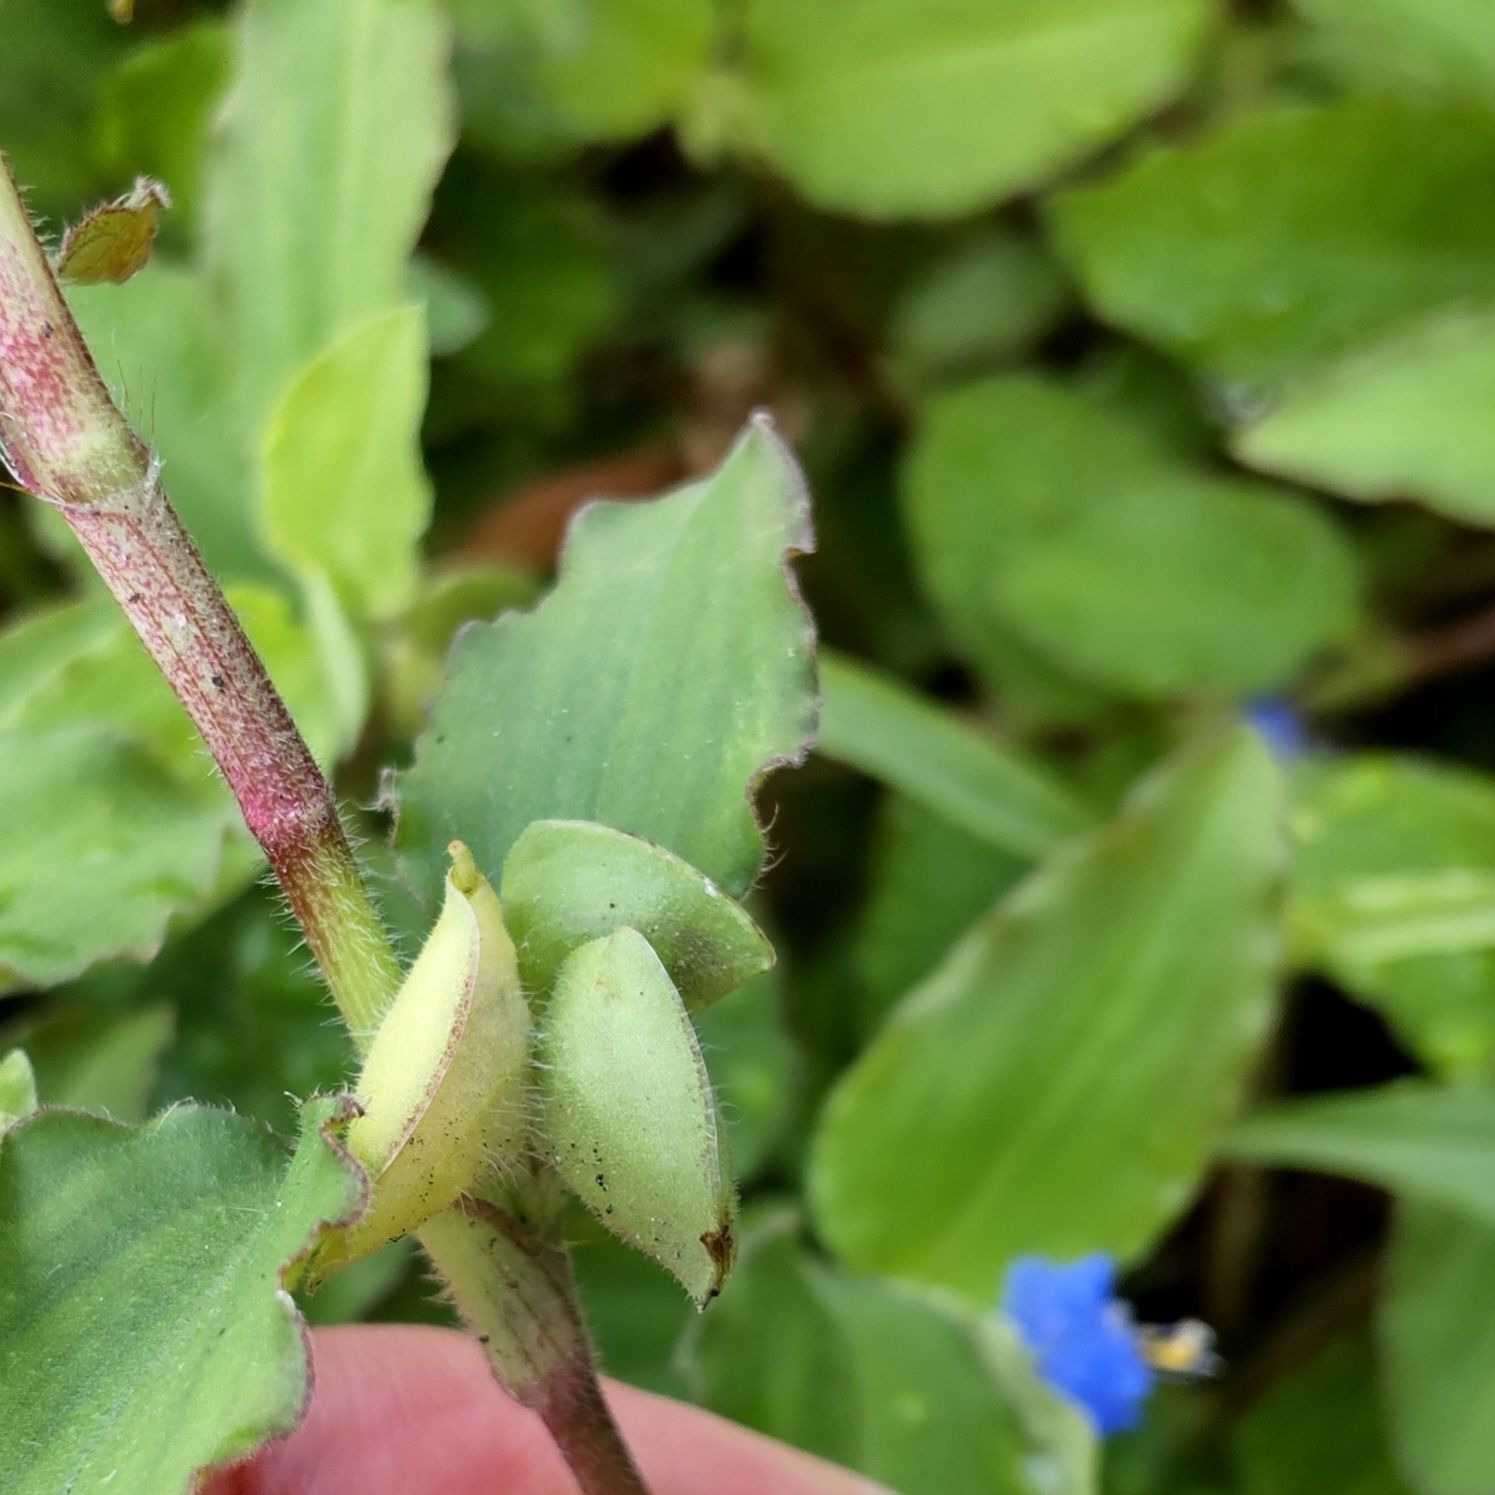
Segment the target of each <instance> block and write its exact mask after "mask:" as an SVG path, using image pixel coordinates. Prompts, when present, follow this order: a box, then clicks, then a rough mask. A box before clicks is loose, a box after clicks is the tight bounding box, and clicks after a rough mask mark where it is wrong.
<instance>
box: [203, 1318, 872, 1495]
mask: <svg viewBox="0 0 1495 1495" xmlns="http://www.w3.org/2000/svg"><path fill="white" fill-rule="evenodd" d="M312 1347H313V1348H312V1357H313V1368H314V1376H315V1384H314V1391H313V1395H312V1401H311V1407H310V1410H309V1412H308V1414H307V1417H306V1419H305V1421H304V1422H303V1423H302V1424H301V1426H300V1427H299V1428H297V1429H296V1431H295V1432H294V1433H292V1434H291V1435H290V1436H289V1437H288V1438H286V1439H284V1440H282V1441H281V1442H278V1443H275V1444H272V1445H271V1446H269V1447H267V1448H265V1449H263V1450H262V1451H261V1452H260V1453H259V1454H258V1455H257V1456H256V1457H255V1458H254V1459H252V1460H251V1461H249V1462H248V1463H246V1464H243V1465H240V1466H237V1467H236V1468H235V1469H232V1470H229V1471H226V1472H225V1473H223V1474H220V1475H218V1476H217V1477H216V1478H215V1479H214V1481H213V1482H212V1483H211V1484H210V1485H209V1486H208V1495H310V1492H312V1491H315V1492H316V1495H368V1492H369V1491H371V1490H398V1491H400V1492H401V1495H438V1492H440V1495H489V1492H491V1491H493V1490H495V1489H500V1490H504V1491H505V1492H506V1495H575V1491H576V1485H575V1483H574V1481H573V1480H572V1478H571V1475H570V1473H569V1472H568V1470H567V1469H566V1466H565V1464H564V1462H563V1461H562V1459H561V1457H560V1455H559V1454H558V1453H557V1451H556V1449H555V1446H554V1444H553V1443H552V1442H551V1440H550V1436H549V1434H548V1433H547V1432H546V1430H545V1428H544V1426H543V1425H542V1423H541V1422H540V1419H539V1418H538V1417H537V1416H536V1415H535V1414H534V1413H532V1412H530V1411H527V1410H526V1409H525V1408H523V1407H521V1406H520V1405H519V1404H518V1403H517V1402H515V1401H513V1400H512V1399H511V1398H510V1397H509V1396H507V1395H506V1394H505V1393H504V1392H503V1391H502V1390H501V1389H500V1388H499V1387H498V1385H497V1384H496V1383H495V1382H494V1381H493V1379H492V1376H491V1375H490V1373H489V1370H488V1367H487V1364H486V1362H485V1361H484V1359H483V1355H482V1352H481V1350H480V1349H479V1347H478V1345H477V1344H476V1343H475V1342H474V1341H473V1340H471V1339H469V1338H467V1337H466V1336H465V1335H461V1334H458V1333H456V1332H454V1331H453V1330H449V1329H436V1328H429V1327H423V1326H418V1325H357V1326H350V1327H346V1328H338V1329H324V1330H318V1331H317V1332H316V1333H314V1334H313V1336H312ZM605 1390H606V1395H607V1400H608V1403H609V1405H610V1407H611V1408H612V1410H613V1414H614V1416H615V1417H616V1418H617V1420H618V1423H619V1426H620V1427H621V1429H622V1432H623V1436H624V1438H625V1440H626V1442H627V1443H628V1445H629V1448H630V1450H631V1451H632V1453H633V1455H634V1457H635V1459H636V1460H637V1461H638V1464H639V1466H640V1469H641V1470H642V1472H643V1474H644V1478H645V1480H646V1482H647V1483H648V1485H649V1488H650V1489H651V1491H653V1492H654V1495H701V1492H702V1491H705V1490H709V1491H711V1492H712V1495H763V1492H765V1491H769V1490H772V1491H775V1492H776V1495H873V1492H878V1491H881V1490H882V1487H881V1486H878V1485H875V1484H872V1483H869V1482H868V1481H866V1480H864V1479H862V1478H860V1477H859V1476H857V1475H853V1474H850V1473H848V1472H847V1471H845V1470H841V1469H838V1468H836V1467H835V1466H833V1465H831V1464H827V1463H824V1462H823V1461H822V1460H820V1459H816V1458H814V1457H812V1456H811V1455H809V1454H805V1453H801V1452H799V1451H798V1450H796V1449H791V1448H787V1447H785V1446H784V1445H782V1444H779V1443H776V1442H774V1441H773V1440H772V1439H769V1438H765V1437H763V1436H762V1435H761V1434H758V1433H754V1432H751V1431H749V1430H748V1429H746V1428H742V1427H738V1426H737V1425H736V1424H734V1423H730V1422H727V1421H726V1420H725V1419H723V1418H720V1417H716V1416H714V1415H713V1414H711V1413H709V1412H703V1411H701V1410H700V1409H698V1408H695V1407H689V1406H685V1405H683V1404H681V1403H679V1402H674V1401H671V1400H669V1399H668V1398H666V1397H660V1396H654V1395H652V1394H650V1393H649V1392H645V1391H639V1390H636V1389H635V1388H633V1387H629V1386H621V1385H617V1384H614V1383H608V1385H607V1386H606V1388H605Z"/></svg>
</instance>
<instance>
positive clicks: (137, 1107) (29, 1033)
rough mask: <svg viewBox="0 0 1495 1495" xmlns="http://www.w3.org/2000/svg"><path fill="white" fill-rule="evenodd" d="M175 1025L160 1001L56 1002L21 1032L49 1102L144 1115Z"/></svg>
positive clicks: (123, 1117)
mask: <svg viewBox="0 0 1495 1495" xmlns="http://www.w3.org/2000/svg"><path fill="white" fill-rule="evenodd" d="M175 1027H176V1017H175V1013H174V1012H173V1010H172V1009H171V1008H170V1007H169V1006H167V1005H166V1004H165V1003H162V1002H157V1003H155V1004H154V1005H152V1006H146V1007H141V1008H138V1009H137V1010H136V1011H133V1012H122V1013H106V1014H101V1013H97V1012H91V1011H89V1010H88V1009H86V1008H79V1007H62V1006H59V1005H57V1004H55V1003H53V1004H49V1005H48V1006H47V1007H46V1008H44V1009H43V1011H42V1014H41V1016H40V1017H38V1018H36V1019H35V1020H32V1021H27V1020H24V1019H23V1020H22V1022H21V1023H20V1024H18V1025H17V1033H18V1036H20V1037H21V1039H22V1041H23V1042H24V1043H25V1045H26V1052H27V1054H28V1055H29V1056H30V1057H31V1060H32V1063H33V1064H34V1065H35V1068H36V1080H37V1086H38V1088H39V1089H40V1092H41V1096H42V1099H43V1100H44V1101H45V1102H46V1103H47V1104H48V1105H49V1106H67V1107H69V1108H71V1109H74V1110H80V1111H95V1112H99V1113H101V1114H103V1115H106V1116H110V1117H112V1118H113V1119H114V1120H115V1121H143V1120H144V1119H145V1116H146V1113H147V1111H148V1110H149V1109H150V1098H151V1095H152V1093H153V1092H154V1090H155V1088H156V1076H157V1071H158V1070H159V1068H160V1064H161V1056H162V1054H163V1053H164V1052H165V1050H166V1046H167V1045H168V1044H169V1043H170V1042H171V1040H172V1037H173V1034H174V1031H175Z"/></svg>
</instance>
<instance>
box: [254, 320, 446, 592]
mask: <svg viewBox="0 0 1495 1495" xmlns="http://www.w3.org/2000/svg"><path fill="white" fill-rule="evenodd" d="M425 405H426V339H425V325H424V319H423V318H422V315H421V313H420V311H419V309H418V308H416V307H402V308H401V309H400V310H398V311H393V312H389V313H386V314H384V315H382V316H379V317H376V318H375V319H374V320H373V321H370V322H366V323H365V324H364V325H363V326H361V327H359V328H357V329H356V330H355V331H353V332H350V333H348V334H347V335H346V336H345V337H343V338H341V339H339V340H338V341H337V342H336V343H334V344H333V345H332V346H331V347H329V348H328V349H327V350H326V351H325V352H323V353H321V354H319V355H318V356H317V357H315V358H314V359H312V361H311V362H310V363H309V364H307V365H306V367H305V368H303V369H302V370H301V372H300V373H299V374H298V375H297V376H296V378H295V379H294V380H293V381H292V382H291V384H290V386H289V387H288V388H287V390H286V392H285V394H284V395H283V396H282V398H281V400H280V401H279V403H278V404H277V405H276V407H275V410H274V412H273V414H272V416H271V418H270V422H269V426H268V429H267V431H266V436H265V448H264V454H263V464H262V469H261V478H260V492H259V518H260V523H261V526H262V528H263V530H264V535H265V540H266V543H267V544H268V546H269V548H270V549H271V551H272V552H273V553H274V554H275V555H276V556H277V557H278V558H279V559H280V560H281V561H283V562H284V563H285V565H286V566H287V567H288V568H289V569H290V570H291V571H292V572H295V573H297V574H298V575H302V576H305V575H307V574H308V573H310V574H312V575H314V576H325V577H327V578H328V579H329V580H330V581H331V583H332V586H333V588H334V590H335V591H336V593H337V595H338V597H339V598H340V599H342V600H343V601H344V602H345V603H346V604H347V605H348V606H349V607H350V608H351V609H352V610H353V611H354V612H355V613H357V614H359V615H361V616H368V617H376V618H383V617H388V616H389V615H390V614H391V613H395V612H398V611H399V610H400V609H401V608H403V607H405V606H407V605H408V604H409V603H410V602H411V601H412V600H413V598H414V596H415V591H416V581H417V577H418V574H419V569H420V540H421V536H422V535H423V534H424V533H425V531H426V525H427V524H428V523H429V522H430V518H431V485H430V483H429V481H428V480H427V478H426V475H425V471H424V470H423V468H422V466H421V453H420V426H421V417H422V415H423V413H424V411H425Z"/></svg>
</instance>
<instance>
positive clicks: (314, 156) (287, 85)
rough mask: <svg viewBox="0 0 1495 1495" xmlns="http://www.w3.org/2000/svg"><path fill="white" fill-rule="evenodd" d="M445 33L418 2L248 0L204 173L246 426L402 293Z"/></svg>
mask: <svg viewBox="0 0 1495 1495" xmlns="http://www.w3.org/2000/svg"><path fill="white" fill-rule="evenodd" d="M446 33H447V28H446V25H445V22H444V20H443V18H442V16H441V15H440V13H439V11H438V9H437V7H436V6H435V4H433V3H431V0H342V3H341V4H337V5H330V4H327V3H326V0H252V3H251V4H250V5H249V7H248V9H247V10H246V12H245V14H244V16H243V19H242V21H241V22H240V25H239V28H238V31H237V36H236V47H235V54H234V65H235V74H234V81H233V84H232V86H231V88H230V90H229V95H228V98H227V100H226V101H225V106H224V112H223V117H222V121H221V126H220V136H219V139H218V142H217V151H216V153H215V154H216V159H215V161H214V162H213V166H212V170H211V172H210V174H209V178H208V184H209V185H208V193H209V196H208V203H207V214H206V221H205V227H206V230H207V240H208V253H209V262H210V270H211V272H212V276H213V279H214V280H215V281H216V283H217V285H218V286H219V288H220V289H221V293H222V295H223V298H224V306H223V312H224V315H225V317H226V329H227V335H228V344H229V346H230V347H231V348H232V349H233V357H234V373H235V387H236V393H237V396H238V400H239V405H240V415H241V419H242V424H243V429H245V430H246V431H249V432H251V433H253V432H255V431H256V430H257V429H258V427H259V423H260V421H261V420H262V419H263V418H264V416H265V415H266V413H267V412H268V411H269V409H270V408H271V406H272V404H273V403H274V401H275V400H276V399H277V398H278V397H279V396H280V394H281V392H282V390H283V389H284V388H285V387H286V385H287V384H288V383H289V381H290V380H291V378H292V377H293V376H294V375H295V373H296V372H297V371H298V370H299V369H301V368H303V367H304V366H305V365H306V364H307V363H308V361H309V360H311V359H312V358H313V357H315V356H316V355H317V354H319V353H321V352H322V351H323V350H324V349H326V348H327V347H329V346H330V345H331V344H332V343H333V342H335V341H336V340H337V339H338V338H339V337H341V336H342V335H343V334H345V333H347V332H349V331H351V330H352V329H353V328H355V327H357V326H358V325H359V324H360V323H363V322H365V321H367V320H368V319H369V318H370V317H372V316H375V315H377V314H378V313H381V312H386V311H390V310H392V309H393V308H394V307H396V306H398V305H399V304H400V303H401V302H402V301H403V300H404V299H405V294H406V291H405V285H406V274H407V268H406V262H407V260H408V258H409V255H410V252H411V250H412V248H413V247H414V244H415V240H416V236H417V235H418V233H419V231H420V227H421V224H422V223H423V222H424V221H425V217H426V213H427V211H428V208H429V205H430V195H431V190H432V187H433V186H434V184H435V181H436V178H437V176H438V174H439V173H440V170H441V166H442V163H443V162H444V161H445V159H446V156H447V152H448V151H449V149H450V147H451V138H452V128H453V120H452V106H451V100H450V98H449V93H448V85H447V82H446V79H445V62H446V50H447V34H446Z"/></svg>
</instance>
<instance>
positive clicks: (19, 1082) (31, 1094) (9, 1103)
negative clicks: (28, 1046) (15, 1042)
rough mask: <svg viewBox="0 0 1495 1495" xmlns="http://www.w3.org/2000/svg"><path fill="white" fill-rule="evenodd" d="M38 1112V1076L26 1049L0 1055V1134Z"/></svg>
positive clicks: (13, 1050) (12, 1050)
mask: <svg viewBox="0 0 1495 1495" xmlns="http://www.w3.org/2000/svg"><path fill="white" fill-rule="evenodd" d="M34 1110H36V1074H35V1072H34V1071H33V1070H32V1068H31V1060H30V1059H28V1058H27V1057H26V1051H25V1050H24V1049H11V1051H10V1052H9V1053H8V1054H4V1055H0V1132H3V1131H4V1130H5V1129H6V1128H7V1127H9V1126H10V1124H11V1123H12V1122H14V1121H19V1120H20V1119H21V1117H23V1116H29V1115H30V1114H31V1113H32V1112H33V1111H34Z"/></svg>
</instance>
